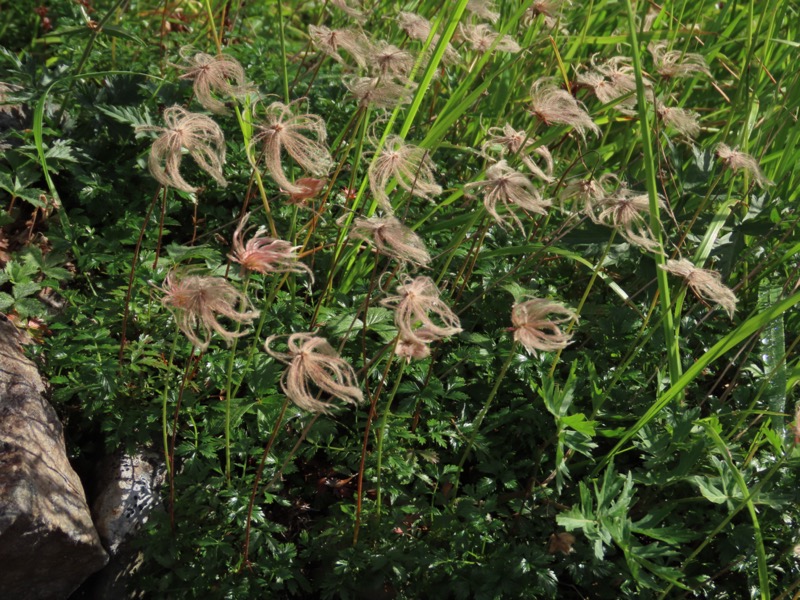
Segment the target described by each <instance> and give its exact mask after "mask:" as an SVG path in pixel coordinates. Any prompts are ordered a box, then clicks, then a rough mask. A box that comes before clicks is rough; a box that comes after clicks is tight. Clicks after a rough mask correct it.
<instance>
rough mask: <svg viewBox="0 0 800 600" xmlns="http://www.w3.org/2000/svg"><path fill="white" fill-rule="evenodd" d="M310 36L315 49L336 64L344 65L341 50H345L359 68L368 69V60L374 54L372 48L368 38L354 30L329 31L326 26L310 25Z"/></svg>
mask: <svg viewBox="0 0 800 600" xmlns="http://www.w3.org/2000/svg"><path fill="white" fill-rule="evenodd" d="M308 35H309V36H310V37H311V43H312V44H314V47H315V48H316V49H317V50H319V51H320V52H323V53H325V54H327V55H328V56H330V57H331V58H332V59H334V60H335V61H336V62H340V63H344V59H343V58H342V57H341V55H340V54H339V50H344V51H346V52H347V53H348V54H350V56H352V57H353V60H355V61H356V64H358V66H359V67H366V65H367V60H368V58H369V57H370V56H371V54H372V48H371V44H370V42H369V40H368V39H367V36H366V35H364V34H363V33H362V32H360V31H356V30H354V29H329V28H328V27H325V26H322V25H321V26H319V27H317V26H316V25H309V27H308Z"/></svg>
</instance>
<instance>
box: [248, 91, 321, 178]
mask: <svg viewBox="0 0 800 600" xmlns="http://www.w3.org/2000/svg"><path fill="white" fill-rule="evenodd" d="M298 102H299V101H295V102H293V103H292V104H283V103H282V102H273V103H272V104H270V105H269V106H268V107H267V109H266V111H265V117H266V122H265V123H263V124H261V125H259V126H258V127H257V129H256V134H255V135H254V136H253V140H252V142H251V143H252V144H253V145H254V146H256V147H259V146H260V147H261V148H262V152H263V156H264V166H265V167H266V169H267V172H268V173H269V174H270V176H271V177H272V179H274V180H275V183H277V184H278V185H279V186H280V187H281V189H283V190H285V191H287V192H289V193H290V194H302V193H304V192H305V191H307V190H306V187H304V186H301V185H297V184H295V183H292V182H291V181H289V179H288V178H287V177H286V174H285V173H284V171H283V165H282V163H281V153H282V152H283V151H285V152H286V153H287V154H288V155H289V156H291V157H292V158H293V159H294V161H295V162H296V163H297V164H299V165H300V166H301V167H302V168H303V169H305V170H306V171H307V172H309V173H311V174H312V175H314V176H316V177H323V176H325V175H327V174H328V173H329V172H330V170H331V169H332V168H333V158H331V155H330V152H328V148H327V147H326V146H325V140H326V139H327V131H326V129H325V121H324V120H323V119H322V117H319V116H317V115H313V114H309V113H305V114H297V115H296V114H294V113H293V112H292V109H293V107H294V106H295V105H296V104H297V103H298ZM309 135H311V136H313V137H309ZM314 138H316V139H314Z"/></svg>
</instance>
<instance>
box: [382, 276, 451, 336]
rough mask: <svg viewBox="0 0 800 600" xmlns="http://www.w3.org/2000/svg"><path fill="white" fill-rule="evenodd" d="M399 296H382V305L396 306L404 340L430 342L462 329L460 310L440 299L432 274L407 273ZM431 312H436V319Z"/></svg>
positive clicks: (399, 288)
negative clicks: (455, 309)
mask: <svg viewBox="0 0 800 600" xmlns="http://www.w3.org/2000/svg"><path fill="white" fill-rule="evenodd" d="M397 294H398V295H397V296H389V297H388V298H385V299H384V300H381V305H383V306H387V307H389V308H393V309H394V323H395V326H396V327H397V330H398V332H399V335H400V339H401V340H406V342H408V343H411V342H413V343H418V344H427V343H429V342H432V341H436V340H441V339H444V338H446V337H450V336H451V335H455V334H456V333H458V332H460V331H461V322H460V321H459V319H458V317H457V316H456V314H455V313H454V312H453V311H452V310H450V308H449V307H448V306H447V305H446V304H445V303H444V302H442V301H441V300H440V299H439V288H437V287H436V284H435V283H434V282H433V279H431V278H430V277H425V276H420V277H417V278H415V279H411V277H406V279H405V281H404V283H403V284H402V285H399V286H398V287H397ZM429 314H433V315H436V318H437V321H440V322H441V324H438V323H435V322H434V321H433V320H432V319H431V317H430V316H429Z"/></svg>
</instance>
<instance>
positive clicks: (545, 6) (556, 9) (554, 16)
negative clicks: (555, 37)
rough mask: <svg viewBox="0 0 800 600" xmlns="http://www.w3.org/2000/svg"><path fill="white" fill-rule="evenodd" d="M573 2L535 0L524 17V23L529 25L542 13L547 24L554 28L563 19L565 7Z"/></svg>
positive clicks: (566, 0)
mask: <svg viewBox="0 0 800 600" xmlns="http://www.w3.org/2000/svg"><path fill="white" fill-rule="evenodd" d="M571 4H572V0H533V4H531V5H530V6H529V7H528V9H527V10H526V11H525V14H524V15H523V17H522V24H523V25H525V26H526V27H527V26H528V25H530V24H531V23H533V21H534V20H535V19H536V17H538V16H540V15H541V16H542V17H543V18H544V24H545V26H546V27H548V28H549V29H552V28H553V27H555V26H556V23H558V21H559V19H561V17H562V13H563V11H564V9H565V8H566V7H568V6H570V5H571Z"/></svg>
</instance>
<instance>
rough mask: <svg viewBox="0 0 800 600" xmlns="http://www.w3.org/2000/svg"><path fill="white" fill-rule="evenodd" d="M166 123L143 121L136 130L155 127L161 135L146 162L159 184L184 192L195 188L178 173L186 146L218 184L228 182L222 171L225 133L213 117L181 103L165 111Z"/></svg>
mask: <svg viewBox="0 0 800 600" xmlns="http://www.w3.org/2000/svg"><path fill="white" fill-rule="evenodd" d="M164 122H165V123H166V125H167V126H166V127H155V126H150V125H143V126H140V127H137V128H136V131H137V132H139V131H156V132H158V133H159V134H160V135H159V136H158V138H156V141H155V142H153V146H152V148H151V149H150V157H149V158H148V160H147V166H148V167H149V168H150V173H151V174H152V175H153V177H155V179H156V181H158V182H159V183H160V184H161V185H164V186H167V187H173V188H175V189H178V190H181V191H183V192H190V193H191V192H196V191H197V190H198V188H196V187H194V186H192V185H189V183H188V182H187V181H186V180H185V179H184V178H183V177H182V176H181V173H180V166H181V159H182V158H183V150H184V149H186V150H187V151H188V152H189V155H190V156H191V157H192V158H193V159H194V161H195V162H196V163H197V164H198V166H200V168H202V169H203V170H204V171H206V172H207V173H208V174H209V175H211V177H213V178H214V180H215V181H216V182H217V183H218V184H219V185H220V186H221V187H225V186H226V185H228V184H227V182H226V181H225V178H224V177H223V175H222V165H223V164H224V163H225V136H224V135H223V134H222V130H221V129H220V128H219V125H217V124H216V123H215V122H214V121H212V120H211V119H210V118H208V117H207V116H205V115H201V114H198V113H191V112H189V111H187V110H185V109H183V108H181V107H180V106H177V105H176V106H171V107H169V108H167V109H166V110H165V111H164Z"/></svg>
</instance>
